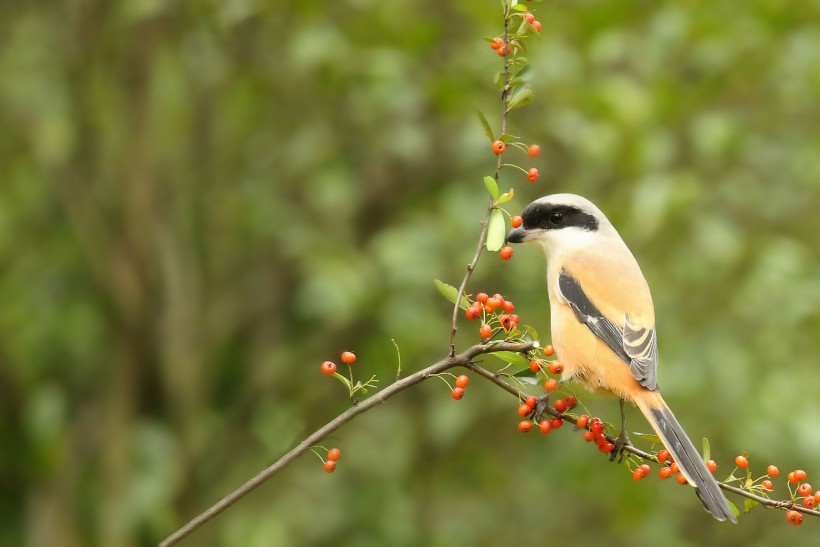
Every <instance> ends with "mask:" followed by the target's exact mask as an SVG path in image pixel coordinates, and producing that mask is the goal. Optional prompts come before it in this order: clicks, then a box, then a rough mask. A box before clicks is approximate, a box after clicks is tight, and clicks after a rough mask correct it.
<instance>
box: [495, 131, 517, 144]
mask: <svg viewBox="0 0 820 547" xmlns="http://www.w3.org/2000/svg"><path fill="white" fill-rule="evenodd" d="M517 138H518V137H516V136H515V135H510V134H509V133H504V134H503V135H501V136H500V137H498V140H500V141H501V142H503V143H504V144H507V143H508V142H512V141H514V140H515V139H517Z"/></svg>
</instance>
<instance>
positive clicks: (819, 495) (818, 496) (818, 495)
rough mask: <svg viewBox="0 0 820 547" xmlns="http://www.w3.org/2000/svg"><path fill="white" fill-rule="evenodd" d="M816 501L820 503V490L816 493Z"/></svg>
mask: <svg viewBox="0 0 820 547" xmlns="http://www.w3.org/2000/svg"><path fill="white" fill-rule="evenodd" d="M814 501H816V502H817V503H820V490H818V491H817V492H815V493H814Z"/></svg>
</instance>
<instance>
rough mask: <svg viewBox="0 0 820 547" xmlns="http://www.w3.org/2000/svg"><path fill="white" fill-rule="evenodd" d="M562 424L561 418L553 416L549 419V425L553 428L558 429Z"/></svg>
mask: <svg viewBox="0 0 820 547" xmlns="http://www.w3.org/2000/svg"><path fill="white" fill-rule="evenodd" d="M562 425H564V420H562V419H561V418H553V419H552V420H551V421H550V426H552V428H553V429H558V428H559V427H561V426H562Z"/></svg>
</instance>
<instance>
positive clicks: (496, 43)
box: [490, 38, 504, 49]
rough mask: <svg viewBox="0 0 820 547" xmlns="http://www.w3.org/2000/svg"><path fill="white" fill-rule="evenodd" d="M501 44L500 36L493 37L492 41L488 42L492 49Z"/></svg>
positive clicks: (497, 47)
mask: <svg viewBox="0 0 820 547" xmlns="http://www.w3.org/2000/svg"><path fill="white" fill-rule="evenodd" d="M503 45H504V40H502V39H501V38H493V41H492V42H490V47H491V48H493V49H499V48H500V47H501V46H503Z"/></svg>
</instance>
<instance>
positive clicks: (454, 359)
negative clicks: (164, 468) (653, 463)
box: [160, 342, 538, 547]
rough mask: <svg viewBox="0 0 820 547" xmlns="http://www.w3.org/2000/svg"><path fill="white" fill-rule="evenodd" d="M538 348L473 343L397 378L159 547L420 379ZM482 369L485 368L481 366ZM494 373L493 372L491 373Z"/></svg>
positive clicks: (535, 344)
mask: <svg viewBox="0 0 820 547" xmlns="http://www.w3.org/2000/svg"><path fill="white" fill-rule="evenodd" d="M537 347H538V342H527V343H515V342H496V343H493V344H477V345H474V346H471V347H469V348H467V349H466V350H464V351H463V352H461V353H459V354H458V355H455V356H448V357H446V358H445V359H442V360H441V361H438V362H437V363H435V364H432V365H430V366H429V367H427V368H425V369H422V370H420V371H418V372H416V373H415V374H411V375H410V376H407V377H405V378H403V379H401V380H397V381H396V382H394V383H392V384H390V385H389V386H387V387H386V388H385V389H383V390H382V391H379V392H378V393H375V394H373V395H372V396H370V397H368V398H367V399H365V400H364V401H361V402H360V403H358V404H357V405H355V406H354V407H352V408H349V409H348V410H347V411H345V412H343V413H342V414H340V415H339V416H337V417H336V418H334V419H333V420H331V421H330V422H328V423H327V424H325V425H324V426H323V427H321V428H319V429H317V430H316V431H315V432H313V433H312V434H311V435H310V436H308V437H307V438H306V439H305V440H304V441H302V442H301V443H299V444H298V445H297V446H295V447H294V448H293V449H291V450H290V452H288V453H287V454H285V455H284V456H282V457H281V458H279V459H278V460H276V461H275V462H274V463H273V464H272V465H271V466H270V467H267V468H266V469H264V470H262V471H260V472H259V473H258V474H256V475H255V476H254V477H253V478H251V479H250V480H248V481H247V482H246V483H245V484H243V485H242V486H240V487H239V488H237V489H236V490H234V491H233V492H231V493H230V494H228V495H227V496H225V497H224V498H222V499H221V500H219V501H218V502H216V503H215V504H214V505H213V506H212V507H211V508H210V509H208V510H206V511H204V512H203V513H201V514H200V515H198V516H197V517H195V518H194V519H192V520H191V521H190V522H188V524H186V525H185V526H183V527H182V528H180V529H179V530H177V531H176V532H174V533H173V534H171V535H170V536H168V537H167V538H166V539H165V540H164V541H163V542H162V543H160V547H167V546H169V545H175V544H177V543H179V542H180V541H181V540H182V539H183V538H185V537H186V536H188V535H189V534H190V533H191V532H193V531H194V530H196V529H197V528H199V527H200V526H202V525H203V524H205V523H206V522H208V521H209V520H211V519H212V518H214V517H215V516H217V515H218V514H220V513H221V512H222V511H224V510H225V509H227V508H228V507H230V506H231V505H233V504H234V503H236V502H237V501H239V499H240V498H242V497H244V496H245V495H246V494H248V493H250V492H251V491H252V490H254V489H255V488H256V487H257V486H259V485H261V484H262V483H263V482H265V481H266V480H268V479H269V478H271V477H272V476H273V475H275V474H276V473H278V472H279V471H281V470H282V469H284V468H285V467H286V466H287V465H288V464H289V463H291V462H292V461H293V460H295V459H296V458H298V457H299V456H301V455H302V454H304V453H305V452H306V451H307V450H309V449H310V448H311V447H312V446H314V445H316V444H317V443H319V442H320V441H321V440H322V439H324V438H326V437H328V436H329V435H330V434H332V433H333V432H334V431H336V430H337V429H339V428H340V427H341V426H343V425H344V424H346V423H347V422H349V421H350V420H352V419H353V418H355V417H356V416H358V415H359V414H362V413H364V412H367V411H368V410H370V409H371V408H373V407H374V406H376V405H378V404H381V403H384V402H385V401H386V400H387V399H389V398H390V397H392V396H393V395H395V394H396V393H399V392H400V391H404V390H405V389H407V388H409V387H410V386H413V385H415V384H418V383H419V382H421V381H423V380H426V379H427V378H429V377H431V376H434V375H436V374H440V373H442V372H444V371H446V370H448V369H451V368H453V367H458V366H460V367H465V368H468V369H469V368H472V366H473V365H472V360H473V359H474V358H475V357H476V356H477V355H481V354H484V353H493V352H496V351H514V352H519V353H525V352H528V351H530V350H532V349H535V348H537ZM482 370H483V369H482ZM488 374H491V373H488Z"/></svg>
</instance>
